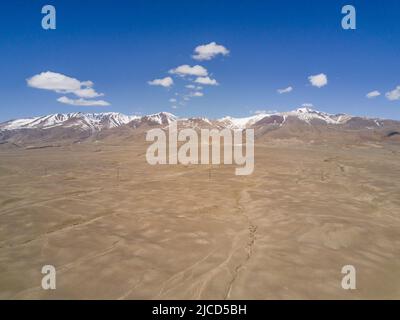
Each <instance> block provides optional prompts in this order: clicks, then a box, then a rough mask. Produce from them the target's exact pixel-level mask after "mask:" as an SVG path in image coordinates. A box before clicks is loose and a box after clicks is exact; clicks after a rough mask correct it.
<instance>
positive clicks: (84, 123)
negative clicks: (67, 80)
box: [0, 107, 396, 131]
mask: <svg viewBox="0 0 400 320" xmlns="http://www.w3.org/2000/svg"><path fill="white" fill-rule="evenodd" d="M271 117H281V119H282V123H284V122H285V121H286V119H287V118H288V117H294V118H297V119H299V120H301V121H304V122H306V123H308V124H310V122H311V121H313V120H320V121H322V122H325V123H326V124H345V123H347V122H348V121H350V120H351V119H354V118H360V119H364V120H374V121H375V123H376V125H377V126H379V125H380V121H396V120H390V119H381V118H369V117H360V116H352V115H348V114H344V113H340V114H330V113H326V112H323V111H318V110H314V109H311V108H305V107H302V108H298V109H295V110H292V111H287V112H274V113H259V114H255V115H252V116H249V117H231V116H225V117H222V118H219V119H209V118H206V117H191V118H179V117H177V116H175V115H173V114H172V113H169V112H158V113H154V114H149V115H144V116H138V115H125V114H123V113H119V112H100V113H83V112H72V113H56V114H49V115H44V116H38V117H31V118H21V119H13V120H8V121H5V122H3V123H0V131H5V130H19V129H49V128H54V127H60V126H64V127H80V128H81V129H83V130H90V131H100V130H103V129H110V128H115V127H119V126H122V125H127V124H130V123H131V124H132V123H133V124H134V123H136V124H137V123H143V122H148V123H149V124H152V125H164V124H166V125H168V124H169V123H171V122H172V121H175V120H177V121H188V120H202V121H205V122H208V123H212V122H214V123H218V124H220V125H222V126H226V127H227V128H230V129H245V128H248V127H251V126H254V125H257V123H258V122H260V121H262V120H264V119H265V118H271ZM276 119H277V118H276Z"/></svg>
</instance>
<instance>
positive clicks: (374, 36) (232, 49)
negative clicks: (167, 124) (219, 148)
mask: <svg viewBox="0 0 400 320" xmlns="http://www.w3.org/2000/svg"><path fill="white" fill-rule="evenodd" d="M45 4H52V5H54V6H55V8H56V10H57V29H56V30H44V29H42V27H41V20H42V17H43V14H42V13H41V8H42V6H43V5H45ZM345 4H352V5H354V6H355V8H356V10H357V29H356V30H343V29H342V28H341V19H342V17H343V15H342V14H341V8H342V6H343V5H345ZM0 30H1V33H0V70H1V77H0V94H1V113H0V121H5V120H8V119H12V118H19V117H28V116H35V115H43V114H49V113H58V112H63V113H64V112H75V111H83V112H104V111H118V112H123V113H126V114H133V113H141V114H149V113H155V112H159V111H168V112H172V113H174V114H176V115H178V116H207V117H211V118H216V117H221V116H224V115H232V116H248V115H250V114H251V112H254V111H256V110H277V111H287V110H291V109H294V108H297V107H299V106H301V105H302V104H303V103H310V104H313V106H314V108H316V109H319V110H322V111H327V112H331V113H338V112H346V113H351V114H355V115H367V116H379V117H384V118H393V119H400V100H389V99H388V98H387V97H386V96H385V94H386V93H387V92H391V91H393V90H394V89H396V87H397V86H400V59H399V57H400V1H397V0H393V1H391V0H385V1H375V0H368V1H335V0H326V1H320V0H316V1H294V0H293V1H285V0H283V1H282V0H280V1H278V0H276V1H260V0H259V1H251V0H247V1H223V0H219V1H215V0H214V1H208V0H202V1H189V0H186V1H172V0H171V1H162V0H160V1H150V0H144V1H120V0H113V1H105V0H104V1H94V0H91V1H90V0H87V1H76V0H68V1H53V0H52V1H50V0H48V1H23V0H16V1H7V2H6V1H2V3H1V18H0ZM211 42H216V43H217V44H218V45H222V46H224V48H226V49H227V50H229V54H227V55H223V54H219V55H216V56H215V57H213V59H211V60H203V61H198V60H195V59H193V57H192V55H193V54H194V49H195V48H196V47H197V46H200V45H205V44H209V43H211ZM185 64H187V65H190V66H194V65H201V66H203V67H204V68H206V69H207V71H208V76H209V77H210V78H211V79H216V80H217V81H218V83H219V85H218V86H211V85H205V86H202V87H203V89H202V90H198V91H199V92H203V96H202V97H190V99H189V101H185V103H186V104H185V105H179V104H178V103H179V101H184V100H183V96H184V95H188V94H190V92H193V90H189V89H186V88H185V85H188V84H191V80H195V79H196V77H179V76H176V75H172V74H169V73H168V71H169V70H171V69H174V68H176V67H178V66H180V65H185ZM46 71H51V72H55V73H59V74H62V75H66V76H68V77H72V78H75V79H78V80H79V81H82V82H83V81H92V82H93V83H94V84H93V85H91V87H92V88H93V89H94V90H95V91H96V92H98V93H104V96H101V97H95V98H90V99H87V100H104V101H107V102H108V103H110V105H109V106H77V105H69V104H65V103H61V102H58V101H57V99H59V98H60V97H62V96H66V97H67V98H68V99H72V100H73V99H78V98H79V97H77V96H76V95H74V94H73V93H71V92H69V93H65V92H64V93H60V92H55V91H54V90H44V89H38V88H34V87H32V86H31V87H30V86H28V85H27V81H26V79H29V78H31V77H33V76H35V75H38V74H40V73H42V72H46ZM321 73H323V74H325V75H326V76H327V79H328V84H327V85H325V86H323V87H320V88H318V87H315V86H312V85H311V84H310V82H309V79H308V77H309V76H311V75H317V74H321ZM168 76H169V77H171V78H172V79H173V81H174V85H172V86H171V87H169V88H165V87H162V86H152V85H149V84H148V81H151V80H154V79H162V78H165V77H168ZM289 86H291V87H292V88H293V90H292V91H291V92H288V93H283V94H279V93H278V92H277V90H278V89H284V88H287V87H289ZM399 89H400V88H399ZM375 90H377V91H379V92H380V93H381V95H380V96H378V97H375V98H372V99H368V98H366V94H367V93H369V92H371V91H375ZM176 93H177V94H178V95H177V96H176V95H175V94H176ZM392 96H394V97H396V92H394V93H393V95H392ZM172 98H176V99H177V100H178V101H177V103H171V102H169V100H170V99H172ZM173 105H177V107H178V108H176V109H173V108H172V106H173Z"/></svg>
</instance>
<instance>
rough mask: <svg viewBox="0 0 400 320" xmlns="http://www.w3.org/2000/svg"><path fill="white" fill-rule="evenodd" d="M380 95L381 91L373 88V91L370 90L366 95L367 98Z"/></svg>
mask: <svg viewBox="0 0 400 320" xmlns="http://www.w3.org/2000/svg"><path fill="white" fill-rule="evenodd" d="M380 95H381V93H380V92H379V91H377V90H375V91H371V92H369V93H367V95H366V97H367V98H368V99H372V98H376V97H378V96H380Z"/></svg>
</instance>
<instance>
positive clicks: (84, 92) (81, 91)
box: [74, 88, 104, 98]
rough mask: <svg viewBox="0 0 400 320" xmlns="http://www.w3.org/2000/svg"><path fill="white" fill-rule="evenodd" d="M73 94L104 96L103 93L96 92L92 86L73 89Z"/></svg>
mask: <svg viewBox="0 0 400 320" xmlns="http://www.w3.org/2000/svg"><path fill="white" fill-rule="evenodd" d="M74 94H75V95H76V96H78V97H80V98H96V97H102V96H104V94H103V93H97V92H96V91H95V90H94V89H93V88H84V89H79V90H76V91H74Z"/></svg>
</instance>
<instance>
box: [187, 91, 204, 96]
mask: <svg viewBox="0 0 400 320" xmlns="http://www.w3.org/2000/svg"><path fill="white" fill-rule="evenodd" d="M190 96H191V97H202V96H204V93H203V92H199V91H196V92H192V93H190Z"/></svg>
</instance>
